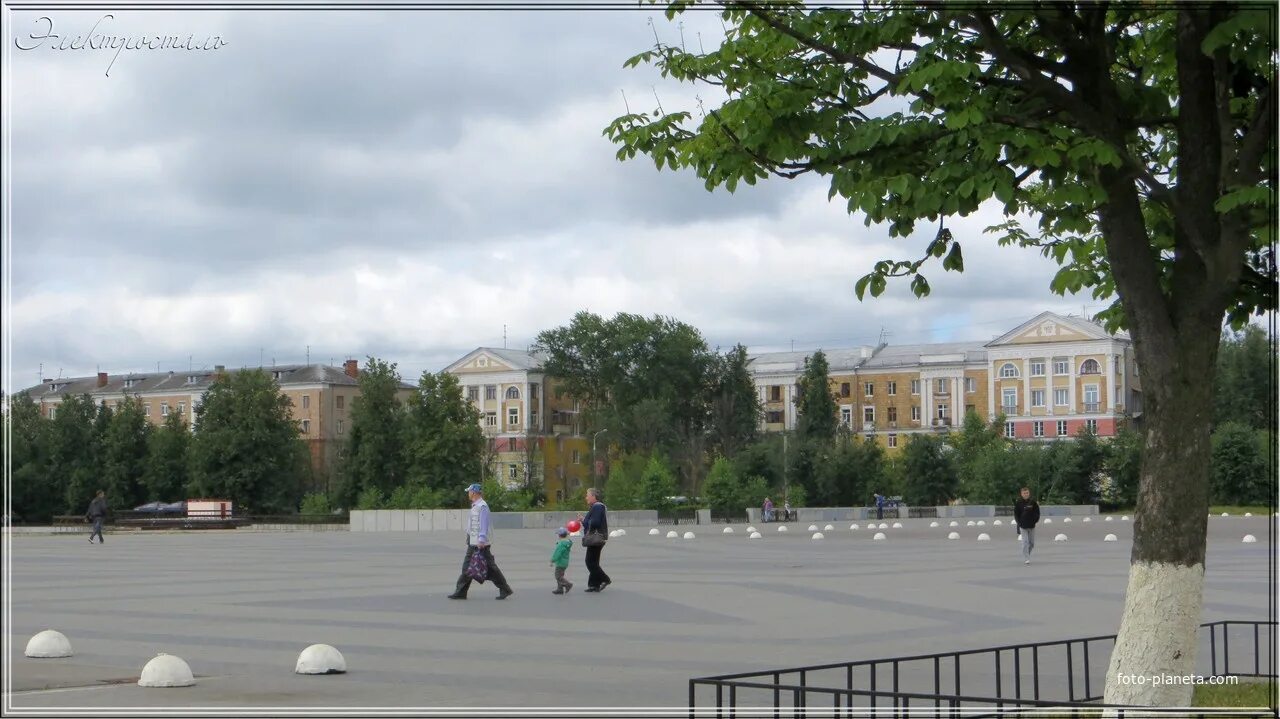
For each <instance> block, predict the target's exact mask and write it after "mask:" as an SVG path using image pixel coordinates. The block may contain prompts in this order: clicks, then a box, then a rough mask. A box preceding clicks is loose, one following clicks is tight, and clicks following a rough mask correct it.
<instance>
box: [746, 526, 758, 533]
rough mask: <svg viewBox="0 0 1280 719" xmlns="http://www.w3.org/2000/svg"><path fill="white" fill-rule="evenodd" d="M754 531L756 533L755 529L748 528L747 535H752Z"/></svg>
mask: <svg viewBox="0 0 1280 719" xmlns="http://www.w3.org/2000/svg"><path fill="white" fill-rule="evenodd" d="M754 531H756V528H755V527H747V534H751V533H752V532H754Z"/></svg>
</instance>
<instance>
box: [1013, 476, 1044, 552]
mask: <svg viewBox="0 0 1280 719" xmlns="http://www.w3.org/2000/svg"><path fill="white" fill-rule="evenodd" d="M1013 519H1014V521H1015V522H1016V523H1017V525H1018V534H1020V535H1022V563H1023V564H1031V550H1032V549H1035V546H1036V523H1037V522H1039V521H1040V503H1039V502H1037V501H1036V500H1034V499H1032V498H1031V490H1030V489H1028V488H1027V487H1023V488H1022V496H1021V497H1019V498H1018V500H1017V501H1016V502H1014V503H1013Z"/></svg>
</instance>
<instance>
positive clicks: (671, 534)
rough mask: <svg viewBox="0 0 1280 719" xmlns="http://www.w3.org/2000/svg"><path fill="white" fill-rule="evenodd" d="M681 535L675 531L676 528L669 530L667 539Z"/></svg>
mask: <svg viewBox="0 0 1280 719" xmlns="http://www.w3.org/2000/svg"><path fill="white" fill-rule="evenodd" d="M679 536H680V533H679V532H677V531H675V530H674V529H673V530H671V531H669V532H667V539H675V538H676V537H679Z"/></svg>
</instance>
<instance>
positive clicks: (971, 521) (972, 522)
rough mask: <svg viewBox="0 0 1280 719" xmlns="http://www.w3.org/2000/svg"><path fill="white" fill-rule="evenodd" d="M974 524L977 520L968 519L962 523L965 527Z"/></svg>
mask: <svg viewBox="0 0 1280 719" xmlns="http://www.w3.org/2000/svg"><path fill="white" fill-rule="evenodd" d="M975 524H977V522H975V521H973V520H972V519H970V520H969V521H967V522H965V523H964V526H966V527H972V526H974V525H975Z"/></svg>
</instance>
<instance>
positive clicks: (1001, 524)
mask: <svg viewBox="0 0 1280 719" xmlns="http://www.w3.org/2000/svg"><path fill="white" fill-rule="evenodd" d="M1003 525H1004V522H1002V521H1000V520H998V519H996V520H993V521H992V522H991V526H993V527H1000V526H1003Z"/></svg>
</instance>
